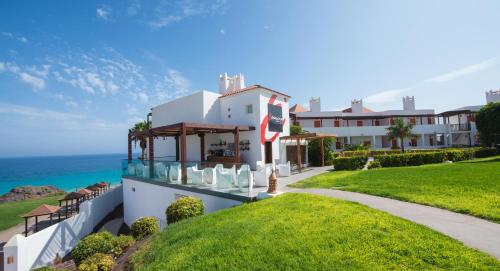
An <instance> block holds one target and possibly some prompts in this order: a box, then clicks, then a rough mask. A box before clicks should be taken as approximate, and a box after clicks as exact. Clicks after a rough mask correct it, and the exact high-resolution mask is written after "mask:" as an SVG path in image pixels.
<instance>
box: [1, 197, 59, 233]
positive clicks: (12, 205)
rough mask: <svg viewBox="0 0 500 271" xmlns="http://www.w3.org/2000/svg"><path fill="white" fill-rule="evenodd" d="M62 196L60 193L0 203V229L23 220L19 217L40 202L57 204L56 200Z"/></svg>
mask: <svg viewBox="0 0 500 271" xmlns="http://www.w3.org/2000/svg"><path fill="white" fill-rule="evenodd" d="M62 197H63V196H62V195H59V196H52V197H44V198H38V199H31V200H21V201H13V202H6V203H0V230H5V229H8V228H10V227H12V226H15V225H17V224H19V223H20V222H21V221H23V220H24V219H23V218H21V215H24V214H26V213H28V212H29V211H31V210H33V209H35V208H36V207H38V206H39V205H41V204H51V205H58V204H59V203H58V201H57V200H58V199H60V198H62Z"/></svg>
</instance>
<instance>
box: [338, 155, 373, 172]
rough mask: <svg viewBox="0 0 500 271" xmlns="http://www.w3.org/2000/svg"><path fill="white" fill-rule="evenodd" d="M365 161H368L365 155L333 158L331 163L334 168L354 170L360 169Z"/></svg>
mask: <svg viewBox="0 0 500 271" xmlns="http://www.w3.org/2000/svg"><path fill="white" fill-rule="evenodd" d="M366 161H368V157H367V156H354V157H339V158H335V159H333V160H332V163H333V167H334V169H335V170H356V169H362V168H363V167H364V166H365V164H366Z"/></svg>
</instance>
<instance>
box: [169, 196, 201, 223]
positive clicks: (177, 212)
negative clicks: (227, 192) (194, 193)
mask: <svg viewBox="0 0 500 271" xmlns="http://www.w3.org/2000/svg"><path fill="white" fill-rule="evenodd" d="M204 211H205V207H204V206H203V201H202V200H201V199H199V198H195V197H182V198H179V199H177V200H176V201H174V202H173V203H172V204H170V206H168V208H167V211H166V214H167V223H168V224H172V223H175V222H177V221H180V220H183V219H186V218H190V217H195V216H199V215H202V214H203V212H204Z"/></svg>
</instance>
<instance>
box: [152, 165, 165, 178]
mask: <svg viewBox="0 0 500 271" xmlns="http://www.w3.org/2000/svg"><path fill="white" fill-rule="evenodd" d="M167 173H168V172H167V169H166V167H165V164H163V163H155V177H156V178H160V179H165V178H167Z"/></svg>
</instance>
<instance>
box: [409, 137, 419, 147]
mask: <svg viewBox="0 0 500 271" xmlns="http://www.w3.org/2000/svg"><path fill="white" fill-rule="evenodd" d="M410 145H411V146H412V147H416V146H417V139H416V138H412V139H411V142H410Z"/></svg>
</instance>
